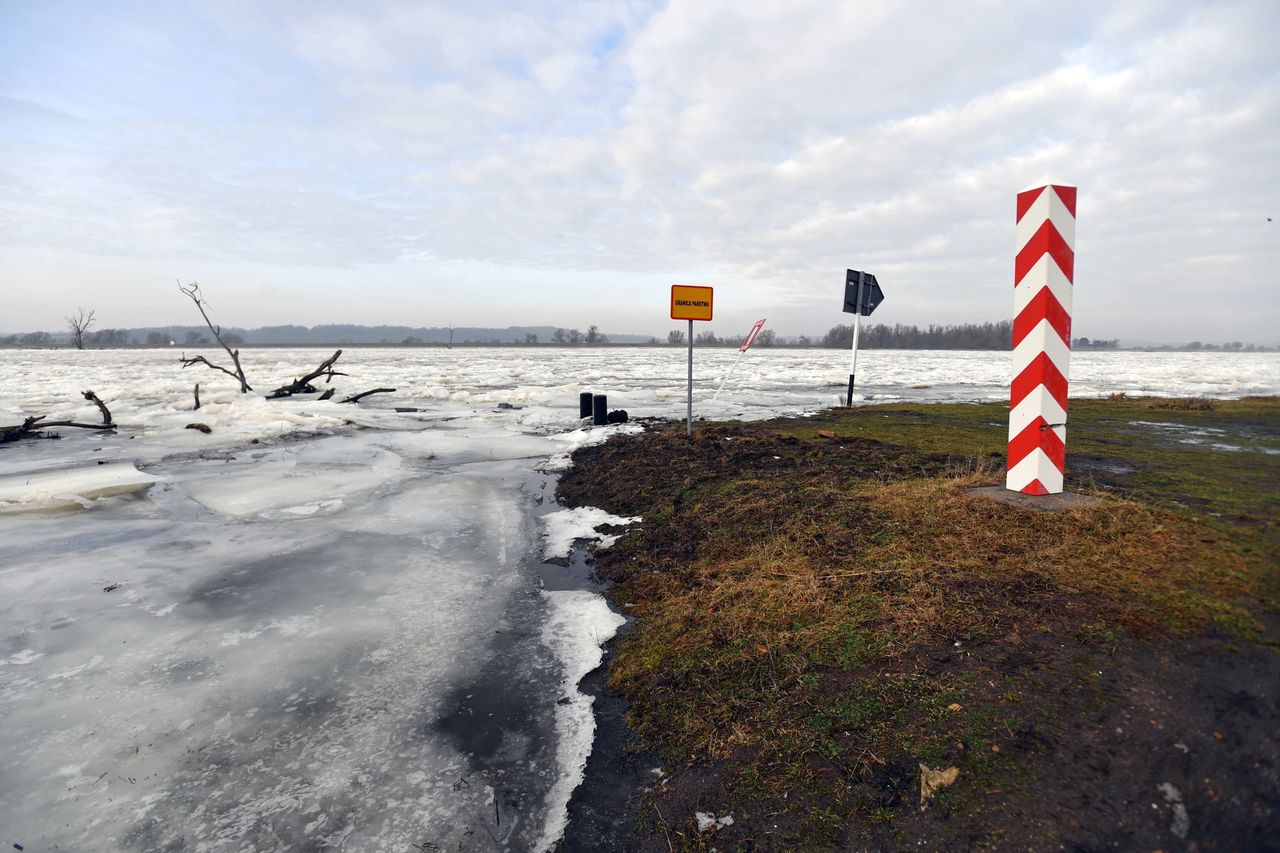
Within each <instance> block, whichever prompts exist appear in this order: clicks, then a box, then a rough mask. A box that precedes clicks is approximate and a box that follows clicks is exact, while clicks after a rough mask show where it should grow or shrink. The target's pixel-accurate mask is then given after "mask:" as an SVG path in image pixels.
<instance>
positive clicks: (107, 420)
mask: <svg viewBox="0 0 1280 853" xmlns="http://www.w3.org/2000/svg"><path fill="white" fill-rule="evenodd" d="M84 398H85V399H86V400H88V401H89V402H90V403H93V404H94V405H95V406H97V407H98V411H99V412H102V424H103V426H111V425H112V424H111V410H110V409H108V408H107V404H106V403H104V402H102V400H101V399H100V398H99V397H98V395H97V394H95V393H93V392H92V391H85V392H84Z"/></svg>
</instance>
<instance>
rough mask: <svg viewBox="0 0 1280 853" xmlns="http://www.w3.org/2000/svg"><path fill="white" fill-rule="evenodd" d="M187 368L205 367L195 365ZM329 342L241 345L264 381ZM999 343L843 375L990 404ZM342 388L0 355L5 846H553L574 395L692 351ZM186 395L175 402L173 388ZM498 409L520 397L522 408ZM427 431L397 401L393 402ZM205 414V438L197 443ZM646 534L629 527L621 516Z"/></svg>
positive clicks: (494, 358)
mask: <svg viewBox="0 0 1280 853" xmlns="http://www.w3.org/2000/svg"><path fill="white" fill-rule="evenodd" d="M207 354H208V355H209V356H210V357H211V358H214V359H215V360H216V355H217V354H216V353H215V352H214V351H207ZM328 354H329V351H320V350H257V351H248V352H245V353H244V356H243V361H244V364H245V368H246V371H247V372H248V374H249V378H250V381H251V382H253V383H254V386H255V389H256V390H257V391H258V392H266V391H269V390H270V389H271V388H273V387H275V386H277V385H280V384H284V383H286V382H287V381H289V380H290V379H292V378H293V377H294V376H296V375H299V374H301V373H304V372H306V371H307V370H308V369H310V368H312V367H314V366H315V365H317V364H318V363H319V362H320V361H321V360H322V359H323V358H324V357H325V356H327V355H328ZM695 358H696V360H695V381H696V384H697V389H696V397H695V414H697V415H704V416H708V417H748V418H757V417H767V416H770V415H774V414H779V413H803V412H806V411H815V410H818V409H821V408H824V407H827V406H831V405H834V404H836V403H837V402H839V400H840V398H841V396H842V394H843V392H844V387H845V382H846V377H847V371H848V354H847V353H841V352H829V351H770V350H752V351H750V352H748V353H747V354H746V355H745V356H743V357H742V359H741V361H740V362H739V363H738V365H737V366H736V368H735V369H734V371H733V373H732V376H731V378H730V379H729V381H728V382H727V383H726V385H725V389H724V391H723V392H722V393H721V396H720V398H719V399H718V400H717V401H716V402H715V403H714V404H711V403H710V402H709V400H710V397H711V395H712V393H713V392H714V390H715V387H716V385H717V384H718V382H719V380H720V379H721V378H722V377H723V376H725V375H726V373H727V372H728V371H729V370H730V368H731V366H732V364H733V360H734V359H735V358H737V354H736V351H733V350H729V351H720V350H716V351H705V350H699V351H697V353H696V356H695ZM1008 364H1009V358H1008V355H1007V354H991V353H940V352H884V351H874V352H868V353H863V354H861V356H860V359H859V380H860V381H859V395H860V397H862V398H864V399H870V400H896V399H901V400H991V399H1005V398H1006V396H1007V390H1006V388H1007V382H1008ZM339 368H340V369H342V370H343V372H346V373H348V374H350V375H349V376H343V377H338V378H336V379H335V380H334V385H335V386H336V387H337V388H338V394H337V397H338V398H341V397H342V396H344V395H345V394H350V393H354V392H357V391H362V390H366V389H368V388H374V387H395V388H397V389H398V390H397V391H396V392H395V393H394V394H383V395H377V396H374V397H370V398H368V399H367V401H366V402H364V403H362V404H360V405H358V406H356V405H343V404H339V403H334V402H324V401H318V400H315V399H313V398H308V399H303V398H294V399H291V400H279V401H267V400H264V399H262V397H261V394H260V393H259V394H254V395H245V396H241V395H239V394H238V393H236V392H235V386H234V385H232V383H231V381H230V380H229V379H228V378H227V377H224V376H222V375H221V374H216V373H213V372H211V371H209V370H207V369H199V368H189V369H187V370H185V371H184V370H183V369H182V368H181V367H180V366H179V364H178V362H177V358H176V353H173V352H170V351H105V352H72V351H0V423H3V424H11V423H17V422H18V421H20V420H21V417H22V416H23V415H25V414H35V413H47V414H48V415H49V416H50V419H51V420H52V419H75V420H79V421H90V422H91V421H94V420H96V419H97V417H98V416H97V412H96V410H95V409H94V408H93V407H92V405H91V404H88V403H86V402H85V401H84V400H83V399H82V398H81V396H80V392H82V391H84V390H86V389H93V390H94V391H96V392H97V393H98V395H99V396H100V397H102V398H103V399H104V400H106V401H107V403H108V404H109V405H110V407H111V409H112V412H113V413H114V415H115V421H116V423H117V424H119V425H120V429H119V431H118V432H117V433H115V434H100V433H96V432H89V431H82V430H63V435H64V438H63V439H62V440H61V441H57V442H53V441H48V442H23V443H21V444H15V445H8V446H4V447H0V715H2V716H3V719H4V721H5V723H4V726H3V727H2V728H0V831H2V832H3V833H4V835H3V837H0V842H3V843H4V844H6V845H9V844H13V843H18V844H22V845H24V846H25V848H26V849H28V850H38V849H39V850H44V849H55V848H56V849H63V850H88V849H93V850H176V849H184V850H201V851H240V850H303V849H305V850H312V849H346V850H412V849H413V847H411V845H418V846H419V849H428V850H429V849H433V848H432V847H431V846H430V845H435V847H436V848H438V849H442V850H444V849H448V850H459V849H461V850H512V851H515V850H521V851H523V850H546V849H550V848H551V847H553V846H554V844H555V843H556V841H557V840H558V839H559V838H560V836H561V834H562V833H563V831H564V826H565V805H566V803H567V801H568V798H569V796H570V794H571V792H572V790H573V788H574V787H575V786H576V785H577V784H578V781H579V780H580V777H581V769H582V765H583V762H584V760H585V757H586V755H587V753H588V751H589V750H590V746H591V742H592V737H593V723H592V719H591V710H590V700H589V699H588V698H587V697H586V696H584V695H582V694H581V693H580V692H579V691H578V689H577V684H578V681H579V680H580V679H581V677H582V676H583V675H584V674H585V673H586V672H588V671H589V670H590V669H592V668H593V667H594V666H595V665H596V664H597V663H598V661H599V655H600V646H601V644H602V643H604V642H605V641H607V639H608V638H609V637H611V636H612V635H613V633H614V632H615V631H616V630H617V628H618V626H619V625H621V624H622V621H623V620H622V617H620V616H618V615H617V614H615V613H613V612H611V611H610V610H609V608H608V607H607V605H605V603H604V601H603V599H602V598H601V597H599V596H598V595H596V594H595V593H594V592H593V591H592V590H591V588H590V587H589V584H586V583H584V581H583V579H582V578H581V577H580V573H578V574H575V573H574V572H572V571H571V570H569V569H566V568H562V567H560V566H559V565H556V564H547V563H544V562H543V560H544V558H550V557H559V556H561V555H563V553H564V549H565V547H566V545H567V543H568V542H569V541H570V540H572V539H573V538H574V537H577V536H585V535H589V534H591V532H592V527H593V526H594V525H598V524H599V523H600V522H601V521H602V520H607V519H601V518H599V517H597V516H595V515H593V514H592V513H589V512H575V513H568V512H564V511H562V510H560V508H558V507H556V506H555V505H554V503H553V500H554V481H555V472H556V471H558V470H561V469H562V468H563V466H564V465H565V464H566V454H567V453H568V452H569V451H571V450H572V449H573V448H574V447H576V446H578V445H581V444H583V443H585V442H589V441H598V440H603V439H604V438H606V437H607V436H608V435H609V434H610V433H613V432H618V431H625V430H627V429H634V427H610V428H607V429H596V430H584V429H580V426H581V424H580V422H579V421H578V417H577V415H578V410H577V406H578V393H579V391H581V390H589V391H593V392H596V393H607V394H608V395H609V402H610V408H625V409H627V410H628V411H629V412H630V413H631V415H632V416H646V415H657V416H665V417H680V416H683V413H684V394H685V390H684V376H685V351H684V350H681V349H678V348H671V349H668V348H653V349H646V348H638V349H629V348H626V349H624V348H618V349H598V350H587V349H584V350H565V349H461V348H460V349H455V350H438V349H425V350H400V349H352V350H349V351H347V352H346V353H344V355H343V357H342V360H341V361H340V362H339ZM195 382H200V383H201V397H202V399H203V400H204V402H205V405H204V406H203V408H201V409H200V410H199V411H198V412H193V411H191V403H192V396H191V390H192V385H193V384H194V383H195ZM1119 391H1123V392H1125V393H1128V394H1131V395H1133V394H1165V395H1210V396H1241V395H1246V394H1276V393H1280V356H1277V355H1275V354H1257V355H1255V354H1218V353H1214V354H1195V355H1192V354H1169V353H1160V354H1141V353H1080V354H1076V355H1075V356H1073V358H1072V393H1073V394H1074V395H1078V396H1098V395H1106V394H1110V393H1115V392H1119ZM508 407H510V408H508ZM397 408H399V409H402V410H413V411H399V412H397V411H396V409H397ZM192 422H200V423H204V424H206V425H208V426H209V427H211V428H212V432H211V433H209V434H203V433H200V432H197V431H195V430H189V429H185V428H184V427H185V425H186V424H188V423H192ZM638 523H640V524H643V521H640V522H638Z"/></svg>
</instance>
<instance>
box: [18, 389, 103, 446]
mask: <svg viewBox="0 0 1280 853" xmlns="http://www.w3.org/2000/svg"><path fill="white" fill-rule="evenodd" d="M82 396H83V397H84V398H85V399H86V400H88V401H89V402H91V403H93V404H94V405H95V406H97V407H98V411H99V412H101V413H102V423H100V424H82V423H79V422H77V421H46V420H45V418H47V417H48V415H31V416H30V417H28V418H26V419H24V420H23V421H22V423H20V424H16V425H15V426H0V444H8V443H9V442H11V441H21V440H22V439H24V438H59V435H58V434H57V433H56V432H42V430H48V429H53V428H54V427H76V428H77V429H96V430H104V431H105V430H114V429H115V428H116V425H115V424H113V423H112V422H111V410H110V409H108V408H107V404H106V403H104V402H102V399H101V398H100V397H99V396H98V395H97V394H95V393H93V392H92V391H84V392H82Z"/></svg>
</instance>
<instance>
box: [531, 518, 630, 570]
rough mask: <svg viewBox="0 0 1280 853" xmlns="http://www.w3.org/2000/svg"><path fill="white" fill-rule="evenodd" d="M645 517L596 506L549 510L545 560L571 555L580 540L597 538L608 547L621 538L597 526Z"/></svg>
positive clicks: (622, 522)
mask: <svg viewBox="0 0 1280 853" xmlns="http://www.w3.org/2000/svg"><path fill="white" fill-rule="evenodd" d="M641 520H642V519H641V518H640V516H638V515H632V516H621V515H613V514H611V513H608V512H605V511H604V510H602V509H599V508H597V507H593V506H581V507H575V508H573V509H562V510H557V511H555V512H550V513H547V514H546V515H544V516H543V517H542V522H543V524H545V525H546V534H545V543H544V545H543V559H546V560H554V559H560V558H564V557H568V556H569V552H570V551H572V550H573V543H574V542H576V541H578V540H588V541H594V542H597V543H599V544H600V546H601V547H604V548H608V547H609V546H610V545H612V544H613V543H614V542H617V541H618V537H617V536H614V535H609V534H606V533H599V532H597V531H596V528H597V527H601V526H603V525H606V524H609V525H613V526H615V527H624V526H626V525H628V524H634V523H636V522H638V521H641Z"/></svg>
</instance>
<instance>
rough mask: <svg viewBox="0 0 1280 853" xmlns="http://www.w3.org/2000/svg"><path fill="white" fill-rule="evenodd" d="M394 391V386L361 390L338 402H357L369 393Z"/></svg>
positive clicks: (391, 392)
mask: <svg viewBox="0 0 1280 853" xmlns="http://www.w3.org/2000/svg"><path fill="white" fill-rule="evenodd" d="M395 391H396V389H394V388H373V389H371V390H369V391H361V392H360V393H359V394H356V395H355V396H353V397H348V398H347V399H345V400H342V401H340V402H343V403H359V402H360V401H361V400H362V399H364V398H365V397H368V396H369V395H370V394H394V393H395Z"/></svg>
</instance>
